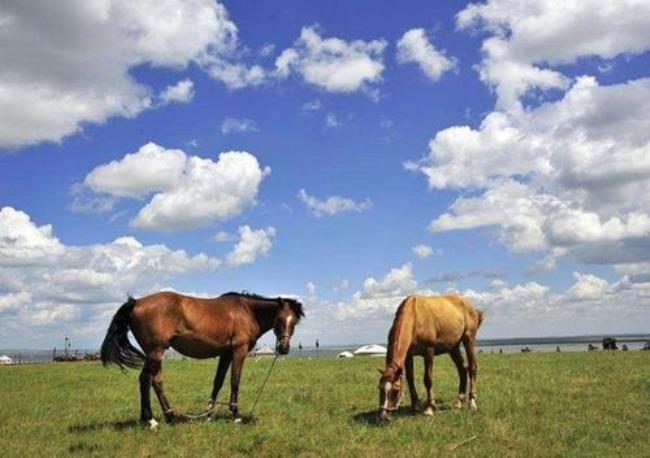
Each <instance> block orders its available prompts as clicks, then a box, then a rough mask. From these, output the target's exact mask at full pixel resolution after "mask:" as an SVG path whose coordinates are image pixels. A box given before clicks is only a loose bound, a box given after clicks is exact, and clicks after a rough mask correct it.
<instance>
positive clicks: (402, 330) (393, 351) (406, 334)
mask: <svg viewBox="0 0 650 458" xmlns="http://www.w3.org/2000/svg"><path fill="white" fill-rule="evenodd" d="M413 319H414V317H413V316H412V313H411V311H410V310H401V311H400V313H399V314H398V316H397V318H396V319H395V323H394V324H393V328H392V329H391V332H390V335H389V342H388V352H387V353H386V367H387V368H388V367H389V366H391V365H393V366H395V367H396V368H404V361H405V360H406V355H407V353H408V351H409V348H410V347H411V343H412V342H413V327H414V322H413Z"/></svg>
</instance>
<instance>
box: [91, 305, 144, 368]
mask: <svg viewBox="0 0 650 458" xmlns="http://www.w3.org/2000/svg"><path fill="white" fill-rule="evenodd" d="M133 307H135V299H133V298H132V297H131V296H129V299H128V300H127V301H126V302H125V303H124V304H122V306H121V307H120V308H119V309H118V311H117V313H116V314H115V316H114V317H113V321H111V324H110V326H109V327H108V331H106V337H104V343H102V350H101V356H102V363H103V364H104V366H108V365H109V364H111V363H114V364H117V365H118V366H120V369H122V370H123V371H125V370H126V368H127V367H132V368H136V367H139V366H141V365H142V362H143V361H144V355H143V354H142V352H141V351H140V350H138V349H137V348H136V347H134V346H133V344H131V342H130V341H129V336H128V332H129V316H130V315H131V311H132V310H133Z"/></svg>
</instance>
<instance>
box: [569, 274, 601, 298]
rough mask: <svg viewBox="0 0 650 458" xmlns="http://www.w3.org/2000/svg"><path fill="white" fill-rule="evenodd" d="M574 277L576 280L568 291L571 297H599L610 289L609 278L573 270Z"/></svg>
mask: <svg viewBox="0 0 650 458" xmlns="http://www.w3.org/2000/svg"><path fill="white" fill-rule="evenodd" d="M573 278H575V279H576V282H575V284H574V285H573V286H572V287H571V288H570V289H569V291H568V292H569V294H570V295H571V297H573V298H575V299H577V300H586V299H598V298H601V297H603V295H605V294H606V293H607V292H608V291H609V289H610V285H609V283H608V282H607V280H604V279H602V278H599V277H597V276H595V275H590V274H581V273H579V272H573Z"/></svg>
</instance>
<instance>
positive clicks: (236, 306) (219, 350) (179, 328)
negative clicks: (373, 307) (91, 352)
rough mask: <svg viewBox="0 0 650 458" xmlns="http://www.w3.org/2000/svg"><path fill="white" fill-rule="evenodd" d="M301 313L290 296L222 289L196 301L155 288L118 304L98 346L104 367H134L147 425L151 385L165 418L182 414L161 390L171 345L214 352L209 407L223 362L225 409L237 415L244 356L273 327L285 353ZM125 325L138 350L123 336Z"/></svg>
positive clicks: (201, 354)
mask: <svg viewBox="0 0 650 458" xmlns="http://www.w3.org/2000/svg"><path fill="white" fill-rule="evenodd" d="M303 316H304V313H303V310H302V304H301V303H300V302H298V301H296V300H295V299H288V298H282V297H278V298H268V297H263V296H258V295H255V294H248V293H227V294H224V295H222V296H219V297H217V298H214V299H199V298H195V297H189V296H183V295H181V294H176V293H172V292H161V293H156V294H152V295H151V296H147V297H143V298H141V299H137V300H136V299H133V298H132V297H129V299H128V300H127V301H126V303H124V304H123V305H122V306H121V307H120V308H119V310H118V311H117V313H116V314H115V316H114V317H113V321H111V324H110V326H109V328H108V331H107V332H106V337H105V338H104V343H103V344H102V349H101V358H102V362H103V363H104V365H105V366H106V365H108V364H110V363H115V364H117V365H119V366H120V367H121V368H122V370H125V367H133V368H135V367H139V366H141V365H142V363H143V362H144V367H143V368H142V372H141V373H140V401H141V411H140V419H141V421H143V422H145V423H148V424H149V426H150V427H151V428H155V427H156V426H157V424H158V423H157V422H156V420H154V419H153V416H152V414H151V403H150V401H149V394H150V389H151V386H152V385H153V388H154V390H155V392H156V395H157V396H158V401H159V402H160V406H161V408H162V410H163V412H164V414H165V420H166V421H167V422H173V421H175V420H179V419H180V418H182V416H181V415H180V414H178V413H176V412H174V411H173V410H172V409H171V407H170V405H169V401H168V400H167V397H166V396H165V393H164V391H163V380H162V370H161V364H162V360H163V355H164V354H165V350H166V349H167V348H169V347H172V348H174V349H175V350H177V351H178V352H180V353H182V354H183V355H186V356H190V357H193V358H213V357H216V356H219V365H218V367H217V372H216V375H215V377H214V384H213V388H212V395H211V396H210V405H209V408H211V407H212V406H213V405H214V403H215V401H216V399H217V395H218V394H219V390H220V389H221V386H222V385H223V381H224V378H225V376H226V372H227V371H228V366H230V365H232V368H231V371H230V383H231V391H230V411H231V413H232V416H233V418H234V419H235V420H237V419H238V418H239V409H238V405H237V402H238V394H239V380H240V377H241V372H242V367H243V365H244V359H245V358H246V355H247V354H248V352H249V351H250V350H252V349H253V348H254V347H255V343H256V342H257V339H259V338H260V336H262V334H264V333H265V332H267V331H268V330H269V329H271V328H273V331H274V333H275V335H276V338H277V342H276V351H277V352H278V353H279V354H282V355H286V354H287V353H289V344H290V340H291V336H292V335H293V331H294V329H295V326H296V325H297V324H298V323H299V322H300V319H301V318H302V317H303ZM129 329H130V330H131V332H132V333H133V335H134V336H135V339H136V341H137V342H138V344H139V345H140V348H142V350H143V351H144V354H143V353H142V352H141V351H140V350H138V349H137V348H136V347H134V346H133V345H132V344H131V342H130V341H129V338H128V331H129Z"/></svg>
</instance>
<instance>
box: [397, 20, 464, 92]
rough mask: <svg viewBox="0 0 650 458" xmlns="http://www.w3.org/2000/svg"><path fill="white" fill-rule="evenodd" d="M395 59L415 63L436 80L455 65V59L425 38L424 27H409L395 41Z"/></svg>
mask: <svg viewBox="0 0 650 458" xmlns="http://www.w3.org/2000/svg"><path fill="white" fill-rule="evenodd" d="M397 61H398V62H399V63H402V64H405V63H415V64H417V65H418V66H419V67H420V70H422V72H424V74H425V75H426V76H427V77H428V78H429V79H431V80H432V81H438V80H439V79H440V77H441V76H442V74H443V73H445V72H446V71H449V70H453V69H454V68H455V67H456V60H455V59H453V58H449V57H447V56H446V55H445V52H444V51H440V50H438V49H436V47H435V46H434V45H433V44H432V43H431V42H430V41H429V39H428V38H427V35H426V32H425V31H424V29H411V30H408V31H406V32H404V35H402V37H401V38H400V39H399V41H398V42H397Z"/></svg>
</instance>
